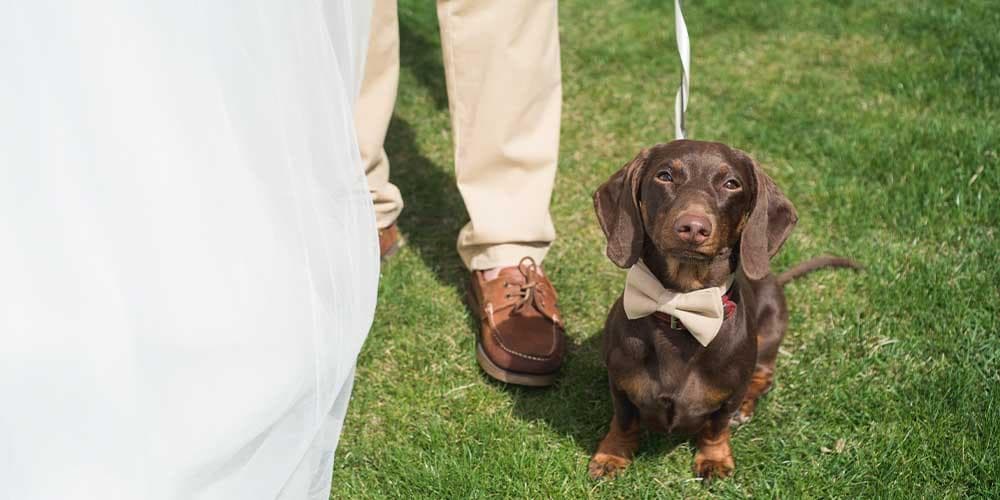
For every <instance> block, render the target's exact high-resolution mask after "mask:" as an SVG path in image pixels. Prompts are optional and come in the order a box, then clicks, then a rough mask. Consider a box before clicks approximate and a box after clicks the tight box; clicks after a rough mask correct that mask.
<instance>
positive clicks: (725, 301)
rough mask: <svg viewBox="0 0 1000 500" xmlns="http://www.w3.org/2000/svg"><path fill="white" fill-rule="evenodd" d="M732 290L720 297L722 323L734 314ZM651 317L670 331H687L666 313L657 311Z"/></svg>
mask: <svg viewBox="0 0 1000 500" xmlns="http://www.w3.org/2000/svg"><path fill="white" fill-rule="evenodd" d="M733 288H735V287H733ZM733 288H730V289H729V291H728V292H726V293H725V294H724V295H723V296H722V311H723V312H722V320H723V321H725V320H727V319H729V318H731V317H732V316H733V314H736V302H733V299H732V298H731V297H730V295H732V293H733ZM653 317H654V318H656V319H658V320H660V321H662V322H664V323H667V324H668V325H670V329H671V330H678V331H685V332H686V331H687V328H684V324H683V323H681V322H680V321H678V320H677V318H675V317H673V316H671V315H669V314H667V313H664V312H659V311H657V312H655V313H653Z"/></svg>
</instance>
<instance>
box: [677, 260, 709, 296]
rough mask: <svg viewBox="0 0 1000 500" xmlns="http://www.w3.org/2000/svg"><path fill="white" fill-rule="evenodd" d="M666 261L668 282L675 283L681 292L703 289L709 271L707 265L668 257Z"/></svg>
mask: <svg viewBox="0 0 1000 500" xmlns="http://www.w3.org/2000/svg"><path fill="white" fill-rule="evenodd" d="M666 259H667V274H668V275H669V277H670V280H671V281H673V282H674V283H677V284H678V285H679V286H680V288H681V289H682V290H683V291H687V290H696V289H698V288H704V287H705V280H707V279H708V274H709V271H711V266H710V265H709V264H708V263H701V262H691V261H682V260H680V259H678V258H676V257H671V256H669V255H668V256H667V257H666Z"/></svg>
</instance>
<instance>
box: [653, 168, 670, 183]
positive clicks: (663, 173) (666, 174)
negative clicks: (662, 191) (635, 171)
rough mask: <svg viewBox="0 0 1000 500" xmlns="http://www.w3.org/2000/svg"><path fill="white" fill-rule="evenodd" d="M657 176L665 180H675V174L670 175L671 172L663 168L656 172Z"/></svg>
mask: <svg viewBox="0 0 1000 500" xmlns="http://www.w3.org/2000/svg"><path fill="white" fill-rule="evenodd" d="M656 178H657V179H660V180H661V181H663V182H674V176H672V175H670V172H668V171H666V170H663V171H661V172H660V173H658V174H656Z"/></svg>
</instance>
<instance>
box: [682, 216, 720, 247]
mask: <svg viewBox="0 0 1000 500" xmlns="http://www.w3.org/2000/svg"><path fill="white" fill-rule="evenodd" d="M674 231H676V232H677V236H679V237H680V239H681V241H686V242H688V243H694V244H695V245H701V244H702V243H704V242H705V240H707V239H708V237H709V236H711V235H712V222H711V221H709V220H708V217H705V216H703V215H696V214H684V215H681V216H680V217H678V218H677V222H674Z"/></svg>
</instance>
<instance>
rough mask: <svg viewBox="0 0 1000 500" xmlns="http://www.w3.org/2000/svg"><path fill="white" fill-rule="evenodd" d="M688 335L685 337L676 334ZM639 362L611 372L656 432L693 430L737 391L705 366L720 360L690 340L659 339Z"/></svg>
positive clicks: (660, 337) (653, 341)
mask: <svg viewBox="0 0 1000 500" xmlns="http://www.w3.org/2000/svg"><path fill="white" fill-rule="evenodd" d="M677 335H687V334H680V333H679V334H677ZM651 343H652V345H651V346H650V348H651V349H650V352H649V353H648V354H649V355H648V356H647V357H646V359H644V360H643V362H641V363H635V364H632V366H631V367H628V368H626V367H622V368H625V369H624V370H620V371H619V370H615V371H618V372H619V373H618V374H617V375H618V376H616V377H615V378H616V383H617V385H618V386H619V387H620V388H621V389H622V390H623V391H624V392H625V393H626V394H627V395H628V397H629V400H630V401H632V403H633V404H634V405H635V406H636V407H637V408H638V409H639V414H640V418H641V419H642V420H643V422H644V423H645V424H646V425H647V426H649V427H650V428H652V429H654V430H659V431H665V432H695V431H697V430H698V429H699V428H700V427H701V426H702V425H703V424H704V422H705V420H706V419H707V418H708V417H710V416H711V415H712V414H713V413H715V412H717V411H718V410H719V409H720V408H721V407H722V406H723V404H724V403H725V402H726V401H727V400H728V399H729V398H730V397H732V396H733V393H734V391H735V388H734V387H732V386H731V385H730V384H726V383H722V381H720V380H718V378H717V377H714V376H713V375H717V373H712V372H713V371H714V370H711V369H710V368H709V367H713V366H716V363H717V362H718V361H719V360H714V359H711V357H712V353H710V352H708V351H707V350H706V349H703V348H701V346H700V345H698V344H697V343H696V342H694V341H693V339H684V338H681V337H676V336H675V337H671V336H669V335H657V336H656V337H654V339H653V340H652V342H651Z"/></svg>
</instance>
